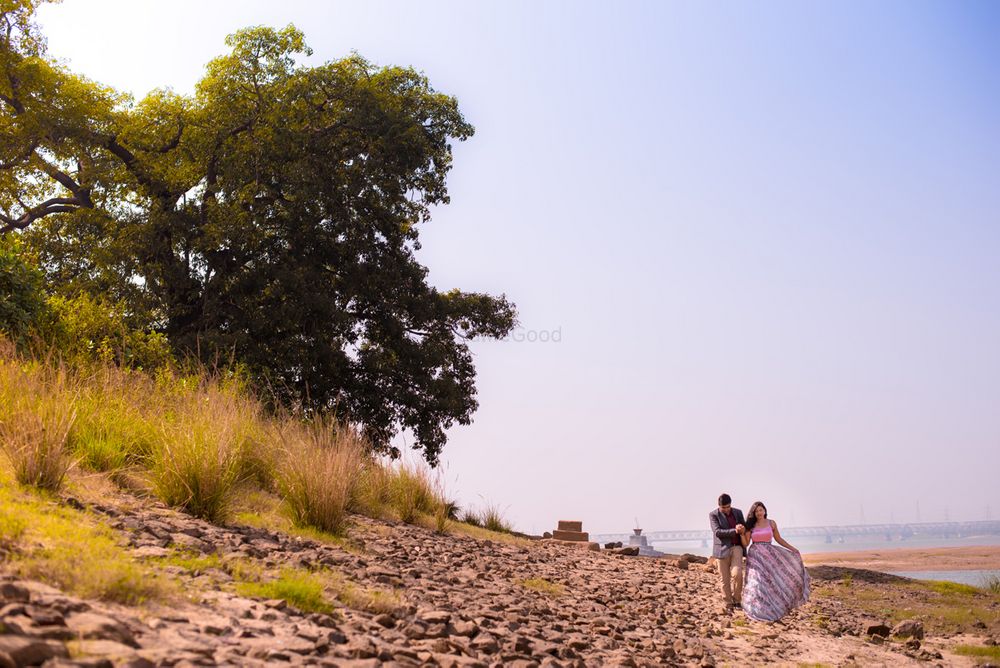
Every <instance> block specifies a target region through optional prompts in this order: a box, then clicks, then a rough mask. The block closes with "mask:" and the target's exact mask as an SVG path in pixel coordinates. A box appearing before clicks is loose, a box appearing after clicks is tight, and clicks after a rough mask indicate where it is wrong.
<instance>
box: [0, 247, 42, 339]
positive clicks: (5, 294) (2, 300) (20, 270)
mask: <svg viewBox="0 0 1000 668" xmlns="http://www.w3.org/2000/svg"><path fill="white" fill-rule="evenodd" d="M43 283H44V277H43V275H42V272H41V271H40V270H39V269H38V268H37V267H36V266H35V265H34V264H33V263H32V262H31V261H30V260H29V259H28V258H27V256H26V254H25V252H24V248H23V245H22V244H21V241H20V239H18V238H17V237H14V236H10V235H8V236H5V237H0V333H3V334H6V335H7V336H9V337H10V338H12V339H14V340H15V341H18V342H24V341H25V340H26V338H27V337H28V335H29V334H30V333H31V332H32V331H33V330H34V329H35V328H36V327H37V326H38V324H39V323H40V321H41V320H42V318H43V317H44V315H45V293H44V291H43Z"/></svg>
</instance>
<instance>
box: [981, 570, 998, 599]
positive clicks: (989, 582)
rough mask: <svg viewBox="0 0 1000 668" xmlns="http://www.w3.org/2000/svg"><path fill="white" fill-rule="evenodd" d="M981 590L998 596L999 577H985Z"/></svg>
mask: <svg viewBox="0 0 1000 668" xmlns="http://www.w3.org/2000/svg"><path fill="white" fill-rule="evenodd" d="M983 589H985V590H986V591H988V592H992V593H994V594H1000V575H992V574H991V575H987V576H985V577H984V578H983Z"/></svg>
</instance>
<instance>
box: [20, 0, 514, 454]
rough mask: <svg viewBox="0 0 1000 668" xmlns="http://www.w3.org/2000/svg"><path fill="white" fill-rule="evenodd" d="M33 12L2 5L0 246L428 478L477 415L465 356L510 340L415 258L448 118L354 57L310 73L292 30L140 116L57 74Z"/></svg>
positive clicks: (250, 36) (451, 130) (406, 71)
mask: <svg viewBox="0 0 1000 668" xmlns="http://www.w3.org/2000/svg"><path fill="white" fill-rule="evenodd" d="M38 4H39V2H38V0H0V232H3V233H11V232H14V231H19V230H23V233H21V236H23V238H24V239H25V240H26V241H27V242H28V243H29V244H30V246H31V247H32V249H33V252H34V253H35V254H36V255H37V256H38V257H39V258H40V260H41V264H42V267H43V269H44V271H45V274H46V277H47V285H48V288H49V290H50V291H51V292H53V293H58V294H64V295H78V294H81V293H86V294H90V295H93V296H97V297H100V298H102V299H109V300H112V301H113V302H115V303H118V304H121V305H123V308H124V309H125V310H126V312H127V314H128V317H129V318H131V319H132V320H133V321H134V322H136V323H140V324H141V325H142V326H143V327H146V328H148V329H149V330H151V331H157V332H162V333H163V334H165V335H166V336H167V337H168V339H169V341H170V343H171V345H172V346H173V348H174V349H175V350H176V351H179V352H182V353H184V354H194V355H197V356H198V357H200V358H201V359H203V360H207V361H211V360H213V359H218V358H219V357H220V356H222V357H224V358H226V359H230V358H235V359H236V360H239V361H240V362H241V363H244V364H245V365H246V366H247V367H248V368H249V369H251V371H252V373H253V374H254V375H255V377H256V378H257V380H258V381H259V382H261V383H266V384H267V385H268V387H270V388H271V390H272V391H273V393H274V396H275V397H276V398H277V399H278V400H279V401H281V402H282V403H284V404H286V405H291V406H294V407H298V408H302V409H305V410H325V411H329V410H335V411H336V412H337V414H338V415H339V416H342V417H346V418H347V419H350V420H352V421H354V422H357V423H358V424H360V425H362V426H363V428H364V430H365V432H366V434H367V435H368V437H369V438H370V439H371V441H372V442H373V444H374V445H375V446H376V447H378V448H380V449H382V450H383V451H392V448H391V447H390V445H389V444H390V440H391V439H392V437H393V436H394V435H395V434H397V433H398V432H399V430H401V429H406V430H410V431H412V433H413V435H414V439H415V441H416V443H415V446H414V447H416V448H419V449H421V450H422V451H423V454H424V456H425V457H426V458H427V459H428V461H430V462H431V463H436V461H437V459H438V455H439V453H440V451H441V448H442V446H443V445H444V443H445V439H446V436H445V430H446V429H447V428H448V427H449V426H451V425H452V424H454V423H456V422H457V423H459V424H468V423H469V422H470V421H471V416H472V414H473V412H474V411H475V409H476V408H477V403H476V399H475V396H476V387H475V368H474V365H473V360H472V356H471V353H470V351H469V347H468V341H469V340H470V339H472V338H475V337H494V338H500V337H503V336H505V335H506V334H507V333H508V332H509V331H510V330H511V328H512V327H513V326H514V324H515V311H514V307H513V305H512V304H511V303H510V302H509V301H508V300H507V299H506V298H505V297H504V296H502V295H501V296H499V297H495V296H491V295H488V294H481V293H470V292H462V291H460V290H448V291H440V290H438V289H436V288H435V287H432V286H431V285H429V283H428V280H427V269H426V267H424V266H423V265H421V264H420V262H418V260H417V258H416V255H415V253H416V251H418V250H419V249H420V242H419V236H418V229H419V228H420V225H421V224H423V223H426V222H427V221H428V220H429V217H430V210H431V207H433V206H434V205H436V204H443V203H447V202H448V192H447V188H446V175H447V173H448V171H449V170H450V169H451V166H452V151H451V142H452V141H455V140H457V141H463V140H465V139H467V138H468V137H470V136H471V135H472V133H473V128H472V126H471V125H470V124H469V123H467V122H466V121H465V119H464V118H463V117H462V115H461V113H460V112H459V109H458V104H457V102H456V100H455V98H453V97H450V96H448V95H445V94H443V93H440V92H438V91H436V90H434V89H433V88H432V87H431V85H430V83H429V82H428V80H427V78H426V77H425V76H424V75H422V74H420V73H418V72H416V71H414V70H413V69H411V68H404V67H376V66H374V65H373V64H371V63H369V62H368V61H366V60H365V59H364V58H362V57H361V56H359V55H352V56H350V57H347V58H344V59H342V60H337V61H333V62H328V63H325V64H323V65H319V66H315V67H306V66H303V65H301V64H299V63H297V61H296V57H297V56H300V55H302V54H308V53H310V51H309V48H308V47H307V46H306V44H305V41H304V37H303V34H302V33H301V32H300V31H299V30H298V29H296V28H295V27H293V26H288V27H286V28H284V29H281V30H276V29H273V28H268V27H253V28H247V29H244V30H241V31H239V32H237V33H236V34H234V35H231V36H230V37H229V38H227V40H226V45H227V46H228V47H229V51H228V53H226V54H224V55H222V56H219V57H218V58H216V59H214V60H213V61H211V62H210V63H209V65H208V66H207V70H206V72H205V75H204V77H203V78H202V79H201V81H200V82H199V83H198V85H197V87H196V90H195V92H194V93H193V94H192V95H180V94H177V93H175V92H172V91H170V90H169V89H161V90H156V91H154V92H152V93H150V94H149V95H147V96H146V97H145V98H144V99H142V100H140V101H138V102H135V101H134V100H133V99H131V98H130V97H129V96H128V95H125V94H123V93H120V92H118V91H116V90H114V89H112V88H109V87H106V86H101V85H99V84H97V83H95V82H93V81H90V80H88V79H86V78H85V77H83V76H81V75H79V74H76V73H73V72H71V71H69V70H68V69H67V68H65V67H63V66H61V65H60V64H59V63H57V62H56V61H55V60H53V59H52V58H51V57H49V56H48V54H47V52H46V46H45V41H44V39H43V37H42V35H41V34H40V33H39V31H38V29H37V27H36V26H35V25H34V23H33V16H34V11H35V9H36V7H37V5H38ZM393 454H398V453H395V452H394V453H393Z"/></svg>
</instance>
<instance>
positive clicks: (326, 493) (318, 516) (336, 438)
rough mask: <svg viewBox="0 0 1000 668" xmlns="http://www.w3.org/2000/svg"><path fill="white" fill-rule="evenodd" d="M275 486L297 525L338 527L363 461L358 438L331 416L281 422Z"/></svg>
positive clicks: (330, 529)
mask: <svg viewBox="0 0 1000 668" xmlns="http://www.w3.org/2000/svg"><path fill="white" fill-rule="evenodd" d="M277 433H278V438H279V440H280V442H281V443H282V444H283V452H282V459H281V462H280V464H278V474H277V480H278V488H279V490H280V491H281V494H282V496H283V497H284V499H285V503H286V504H287V506H288V509H289V511H290V513H291V515H292V521H293V522H294V523H295V524H296V525H297V526H309V527H314V528H316V529H320V530H321V531H326V532H328V533H332V534H335V535H340V534H342V533H343V532H344V529H345V528H346V525H347V510H348V507H349V506H350V503H351V499H352V497H353V496H354V488H355V486H356V485H357V484H358V480H359V477H360V475H361V473H362V470H363V464H364V444H363V442H362V440H361V438H360V437H359V436H358V435H357V434H356V433H355V432H354V430H352V429H350V428H348V427H342V426H339V425H337V423H335V422H334V421H332V420H321V419H317V420H314V421H313V422H312V423H310V424H305V425H303V424H296V423H286V424H285V425H282V427H281V428H279V429H278V432H277Z"/></svg>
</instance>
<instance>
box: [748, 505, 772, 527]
mask: <svg viewBox="0 0 1000 668" xmlns="http://www.w3.org/2000/svg"><path fill="white" fill-rule="evenodd" d="M758 506H759V507H761V508H763V509H764V517H765V518H766V517H767V506H765V505H764V502H763V501H754V502H753V505H752V506H750V512H748V513H747V518H746V519H747V523H746V525H745V526H746V528H747V531H753V528H754V526H755V525H756V524H757V508H758Z"/></svg>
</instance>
